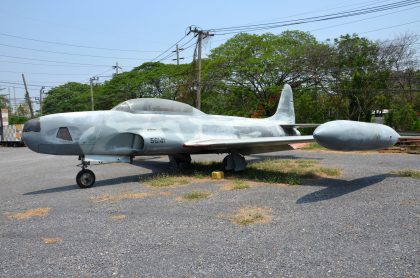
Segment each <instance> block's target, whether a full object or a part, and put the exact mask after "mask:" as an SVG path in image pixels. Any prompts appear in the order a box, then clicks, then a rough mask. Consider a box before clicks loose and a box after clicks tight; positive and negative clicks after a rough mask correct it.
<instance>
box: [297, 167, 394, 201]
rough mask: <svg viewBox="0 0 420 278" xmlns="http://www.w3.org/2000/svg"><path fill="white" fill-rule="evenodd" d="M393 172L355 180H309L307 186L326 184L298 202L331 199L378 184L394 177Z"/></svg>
mask: <svg viewBox="0 0 420 278" xmlns="http://www.w3.org/2000/svg"><path fill="white" fill-rule="evenodd" d="M392 176H393V175H391V174H380V175H374V176H369V177H363V178H358V179H354V180H341V179H333V178H322V179H314V180H308V182H307V184H305V185H306V186H326V187H325V188H324V189H321V190H319V191H316V192H312V193H310V194H307V195H305V196H303V197H301V198H299V199H298V200H297V201H296V204H307V203H315V202H320V201H326V200H329V199H333V198H337V197H340V196H343V195H345V194H348V193H352V192H354V191H356V190H359V189H362V188H365V187H368V186H371V185H374V184H377V183H380V182H382V181H383V180H385V179H386V178H388V177H392Z"/></svg>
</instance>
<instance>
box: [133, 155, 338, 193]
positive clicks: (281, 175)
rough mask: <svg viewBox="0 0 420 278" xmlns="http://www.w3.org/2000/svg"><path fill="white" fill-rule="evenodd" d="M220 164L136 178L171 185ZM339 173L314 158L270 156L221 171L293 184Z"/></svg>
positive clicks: (206, 176) (198, 177)
mask: <svg viewBox="0 0 420 278" xmlns="http://www.w3.org/2000/svg"><path fill="white" fill-rule="evenodd" d="M222 168H223V167H222V164H221V163H220V162H219V163H216V162H194V163H192V164H191V166H190V167H189V168H188V169H185V170H183V171H182V175H181V174H180V173H179V172H176V173H166V174H160V175H156V176H151V177H150V176H149V177H146V178H142V179H141V180H140V182H141V183H144V184H146V185H147V186H150V187H154V188H162V187H166V188H174V187H179V186H185V185H188V184H190V183H197V182H203V181H210V175H211V173H212V172H213V171H220V169H222ZM340 174H341V170H340V169H337V168H329V167H321V166H319V165H318V162H317V161H315V160H301V159H271V160H264V161H260V162H251V163H249V164H248V166H247V168H246V169H245V170H244V171H241V172H225V178H226V179H228V180H230V179H236V180H241V181H244V180H245V181H254V182H264V183H276V184H278V183H281V184H289V185H297V184H300V180H301V179H302V178H319V177H336V176H339V175H340ZM233 187H235V188H232V189H244V188H248V187H247V186H246V185H236V186H233ZM226 189H227V188H226ZM229 190H231V189H229Z"/></svg>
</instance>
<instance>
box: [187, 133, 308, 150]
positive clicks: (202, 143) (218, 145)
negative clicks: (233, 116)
mask: <svg viewBox="0 0 420 278" xmlns="http://www.w3.org/2000/svg"><path fill="white" fill-rule="evenodd" d="M313 141H314V137H313V136H312V135H310V136H282V137H260V138H241V139H223V138H216V139H208V138H206V139H197V140H192V141H188V142H186V143H184V147H187V148H200V149H206V150H224V149H240V148H248V147H269V146H273V147H274V146H281V145H288V144H294V143H306V142H313Z"/></svg>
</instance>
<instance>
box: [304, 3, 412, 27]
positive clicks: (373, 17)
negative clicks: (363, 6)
mask: <svg viewBox="0 0 420 278" xmlns="http://www.w3.org/2000/svg"><path fill="white" fill-rule="evenodd" d="M412 9H413V8H408V9H403V10H400V11H395V12H390V13H385V14H381V15H377V16H372V17H368V18H363V19H358V20H353V21H348V22H344V23H341V24H334V25H330V26H326V27H321V28H317V29H313V30H310V31H309V32H315V31H319V30H325V29H330V28H334V27H338V26H343V25H347V24H351V23H357V22H360V21H366V20H371V19H375V18H379V17H383V16H387V15H390V14H396V13H400V12H405V11H408V10H412Z"/></svg>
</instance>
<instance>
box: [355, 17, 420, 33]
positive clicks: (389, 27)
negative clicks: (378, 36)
mask: <svg viewBox="0 0 420 278" xmlns="http://www.w3.org/2000/svg"><path fill="white" fill-rule="evenodd" d="M416 22H420V20H415V21H411V22H407V23H403V24H398V25H393V26H388V27H384V28H379V29H375V30H370V31H366V32H361V33H359V34H367V33H371V32H376V31H381V30H386V29H391V28H395V27H400V26H405V25H409V24H413V23H416Z"/></svg>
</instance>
